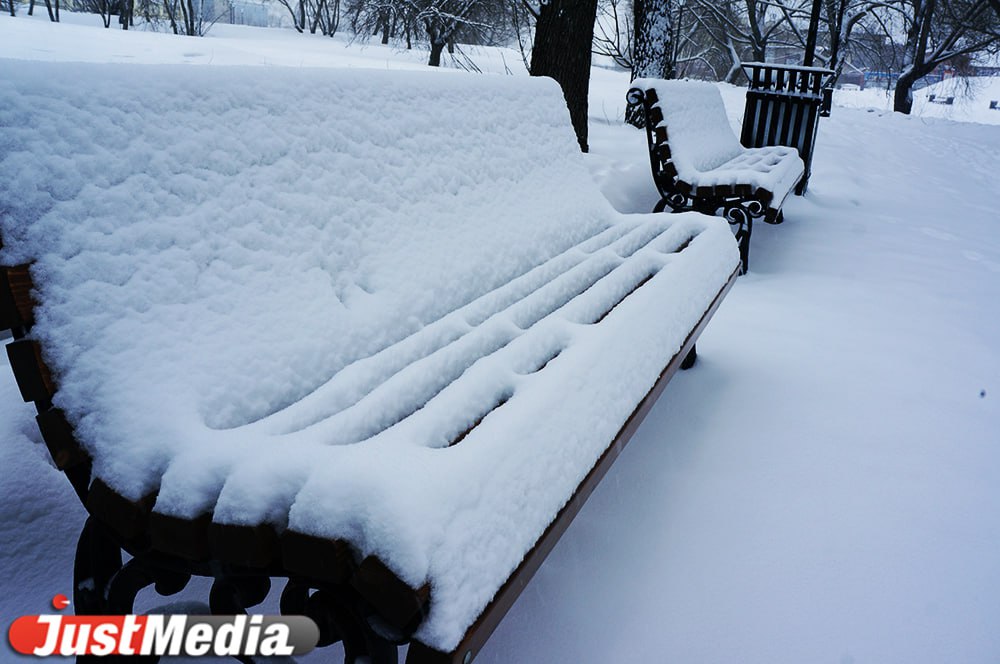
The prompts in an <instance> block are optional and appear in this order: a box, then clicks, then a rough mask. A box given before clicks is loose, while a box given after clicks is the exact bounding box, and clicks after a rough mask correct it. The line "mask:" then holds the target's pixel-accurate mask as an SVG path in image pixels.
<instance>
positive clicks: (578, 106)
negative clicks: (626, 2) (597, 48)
mask: <svg viewBox="0 0 1000 664" xmlns="http://www.w3.org/2000/svg"><path fill="white" fill-rule="evenodd" d="M596 18H597V0H549V2H547V3H546V4H544V5H542V6H541V8H540V9H539V12H538V22H537V24H536V26H535V43H534V48H533V49H532V52H531V68H530V71H531V75H532V76H551V77H552V78H554V79H555V80H556V81H557V82H558V83H559V86H560V87H561V88H562V91H563V96H564V97H565V98H566V105H567V106H568V107H569V117H570V120H571V121H572V122H573V129H574V130H575V131H576V139H577V141H578V142H579V143H580V149H581V150H583V151H584V152H587V150H588V146H587V93H588V91H589V88H590V60H591V59H590V54H591V45H592V43H593V41H594V21H595V20H596Z"/></svg>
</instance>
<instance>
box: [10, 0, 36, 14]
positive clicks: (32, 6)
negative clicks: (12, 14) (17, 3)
mask: <svg viewBox="0 0 1000 664" xmlns="http://www.w3.org/2000/svg"><path fill="white" fill-rule="evenodd" d="M7 2H9V3H10V6H11V7H13V6H14V0H7ZM34 15H35V0H31V2H29V3H28V16H34Z"/></svg>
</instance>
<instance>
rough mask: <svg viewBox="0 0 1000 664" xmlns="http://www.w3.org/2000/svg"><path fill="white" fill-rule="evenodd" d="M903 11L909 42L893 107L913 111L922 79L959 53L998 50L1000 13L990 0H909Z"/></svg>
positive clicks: (903, 48)
mask: <svg viewBox="0 0 1000 664" xmlns="http://www.w3.org/2000/svg"><path fill="white" fill-rule="evenodd" d="M903 11H904V12H905V14H904V17H905V20H906V41H905V42H904V44H903V47H902V50H903V66H902V70H901V71H900V74H899V79H898V80H897V81H896V91H895V93H894V95H893V110H894V111H896V112H898V113H904V114H909V113H910V111H911V110H912V109H913V85H914V83H916V82H917V80H918V79H920V78H922V77H924V76H926V75H927V74H930V73H931V72H932V71H934V69H935V68H936V67H938V66H939V65H941V64H944V63H946V62H948V61H949V60H952V59H953V58H956V57H958V56H963V55H967V54H970V53H978V52H983V51H987V50H994V51H995V50H996V49H997V47H998V45H1000V16H998V15H997V13H995V12H994V11H992V8H991V4H990V0H907V1H906V2H905V4H904V5H903Z"/></svg>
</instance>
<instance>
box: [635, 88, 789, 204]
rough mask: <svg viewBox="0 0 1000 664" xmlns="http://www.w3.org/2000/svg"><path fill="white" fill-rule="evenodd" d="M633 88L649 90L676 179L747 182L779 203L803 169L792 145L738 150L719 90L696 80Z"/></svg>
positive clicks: (707, 184) (702, 184)
mask: <svg viewBox="0 0 1000 664" xmlns="http://www.w3.org/2000/svg"><path fill="white" fill-rule="evenodd" d="M632 86H633V87H637V88H639V89H642V90H648V89H655V90H656V93H657V99H658V103H657V105H658V106H659V108H660V110H661V111H662V113H663V126H664V127H665V128H666V130H667V139H668V140H669V141H670V157H671V160H672V161H673V163H674V166H675V167H676V168H677V176H678V178H679V179H680V180H681V181H683V182H686V183H688V184H690V185H691V186H692V187H694V188H697V187H714V186H717V185H732V184H749V185H751V186H752V187H754V188H755V189H765V190H767V191H769V192H771V193H772V194H774V196H773V198H772V199H771V205H772V206H773V207H775V208H778V207H780V206H781V202H782V201H783V200H784V199H785V196H787V194H788V192H789V191H791V189H792V187H794V186H795V185H796V183H797V182H798V181H799V178H801V177H802V174H803V172H804V171H805V166H804V165H803V163H802V159H800V158H799V155H798V152H796V150H795V148H789V147H783V146H772V147H763V148H750V149H747V148H744V147H743V146H742V145H740V142H739V140H738V139H737V138H736V134H734V133H733V131H732V129H731V127H730V125H729V120H728V118H727V117H726V107H725V105H724V104H723V102H722V95H721V94H720V93H719V88H718V87H717V86H715V85H713V84H711V83H705V82H702V81H664V80H660V79H636V80H635V81H633V82H632Z"/></svg>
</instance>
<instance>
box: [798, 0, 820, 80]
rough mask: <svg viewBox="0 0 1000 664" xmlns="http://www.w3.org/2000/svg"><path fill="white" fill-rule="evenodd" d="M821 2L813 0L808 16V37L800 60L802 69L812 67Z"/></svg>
mask: <svg viewBox="0 0 1000 664" xmlns="http://www.w3.org/2000/svg"><path fill="white" fill-rule="evenodd" d="M822 5H823V0H813V4H812V13H811V14H810V15H809V35H808V36H807V37H806V56H805V58H803V60H802V66H803V67H812V66H813V58H815V57H816V35H817V33H819V12H820V9H821V7H822Z"/></svg>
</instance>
